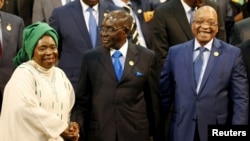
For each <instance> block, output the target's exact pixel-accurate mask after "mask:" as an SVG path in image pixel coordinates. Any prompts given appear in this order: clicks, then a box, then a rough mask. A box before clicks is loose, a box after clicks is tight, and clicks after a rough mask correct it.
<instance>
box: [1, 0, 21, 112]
mask: <svg viewBox="0 0 250 141" xmlns="http://www.w3.org/2000/svg"><path fill="white" fill-rule="evenodd" d="M3 4H4V0H0V9H1V8H2V6H3ZM0 15H1V24H0V25H1V27H0V28H1V30H0V31H1V32H2V33H1V36H0V37H1V38H0V110H1V105H2V94H3V90H4V87H5V85H6V83H7V82H8V81H9V79H10V77H11V75H12V73H13V71H14V69H15V66H14V64H13V62H12V59H13V57H14V56H16V54H17V52H18V50H19V49H20V48H21V47H22V31H23V28H24V22H23V20H22V19H21V18H20V17H18V16H16V15H13V14H10V13H6V12H3V11H0Z"/></svg>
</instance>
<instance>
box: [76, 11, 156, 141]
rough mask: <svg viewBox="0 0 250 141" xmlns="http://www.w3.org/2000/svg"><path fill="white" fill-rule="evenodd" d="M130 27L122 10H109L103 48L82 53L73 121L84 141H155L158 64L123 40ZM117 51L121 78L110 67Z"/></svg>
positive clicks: (129, 19)
mask: <svg viewBox="0 0 250 141" xmlns="http://www.w3.org/2000/svg"><path fill="white" fill-rule="evenodd" d="M132 23H133V18H132V16H131V15H130V14H128V13H127V12H126V11H123V10H116V11H111V12H110V13H108V14H107V16H106V17H105V18H104V20H103V22H102V26H101V29H100V33H101V38H102V43H103V47H102V48H95V49H93V50H89V51H88V52H86V53H85V54H84V57H83V61H82V62H83V63H82V68H81V76H80V80H79V85H78V89H77V91H76V104H75V106H74V108H73V111H72V116H71V120H74V121H77V122H78V123H79V124H80V127H81V131H84V134H85V137H86V141H103V140H107V141H149V139H150V138H151V139H152V138H154V141H157V139H156V133H157V130H156V129H157V127H158V123H159V95H158V93H157V92H158V83H157V82H158V81H157V75H156V71H155V69H156V62H155V61H156V60H155V57H154V52H153V51H152V50H150V49H147V48H144V47H142V46H139V45H135V44H133V43H131V42H130V41H129V40H128V39H127V37H128V34H129V32H130V28H131V25H132ZM117 52H120V53H121V56H120V58H119V61H120V65H121V66H120V67H121V70H122V75H121V78H120V77H118V76H117V75H116V71H115V69H114V66H113V63H115V60H113V59H114V58H113V57H112V56H113V55H114V54H116V53H117ZM80 137H81V136H80Z"/></svg>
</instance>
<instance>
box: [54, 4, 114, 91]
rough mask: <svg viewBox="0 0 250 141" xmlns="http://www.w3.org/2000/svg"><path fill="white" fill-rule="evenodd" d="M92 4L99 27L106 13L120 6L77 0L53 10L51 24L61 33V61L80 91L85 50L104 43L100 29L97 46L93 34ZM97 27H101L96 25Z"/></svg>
mask: <svg viewBox="0 0 250 141" xmlns="http://www.w3.org/2000/svg"><path fill="white" fill-rule="evenodd" d="M89 7H93V8H94V14H93V15H94V16H95V20H96V23H97V26H98V27H99V26H100V25H101V23H100V22H101V21H102V20H103V18H104V16H105V15H106V14H107V13H108V12H110V11H112V10H115V9H118V7H114V5H111V4H109V3H107V2H105V1H102V0H101V1H100V2H99V0H75V1H73V2H71V3H69V4H66V5H64V6H62V7H57V8H55V9H54V10H53V12H52V16H51V18H50V20H49V24H50V25H51V26H52V27H53V28H54V29H55V30H56V31H57V32H58V34H59V37H60V39H59V46H58V50H59V55H60V56H59V64H58V66H59V67H60V68H62V69H63V70H64V71H65V73H66V75H67V76H68V77H69V80H70V81H71V83H72V84H73V87H74V89H75V90H76V85H77V82H78V79H79V76H80V67H81V64H82V56H83V53H84V52H85V51H87V50H89V49H93V48H96V47H99V46H101V39H100V35H99V32H98V31H97V32H98V33H97V35H96V45H95V46H93V45H92V42H91V37H90V35H89V26H88V20H89V12H88V11H87V10H88V8H89ZM96 28H97V27H96Z"/></svg>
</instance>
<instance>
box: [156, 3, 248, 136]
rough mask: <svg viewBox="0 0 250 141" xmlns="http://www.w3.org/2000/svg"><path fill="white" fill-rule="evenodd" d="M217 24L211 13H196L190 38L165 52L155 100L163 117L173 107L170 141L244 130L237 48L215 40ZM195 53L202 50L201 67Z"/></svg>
mask: <svg viewBox="0 0 250 141" xmlns="http://www.w3.org/2000/svg"><path fill="white" fill-rule="evenodd" d="M217 19H218V18H217V13H216V11H215V10H214V9H213V8H212V7H210V6H202V7H200V8H199V9H198V10H197V11H196V13H195V17H194V20H193V22H192V32H193V34H194V36H195V38H194V39H192V40H190V41H187V42H185V43H182V44H179V45H175V46H173V47H170V48H169V54H168V56H167V59H166V62H165V65H164V68H163V70H162V73H161V80H160V96H161V103H162V105H163V113H165V114H167V113H168V110H169V107H170V105H171V102H174V108H173V113H172V119H171V122H170V127H169V131H170V132H169V133H170V134H169V139H170V141H208V125H246V124H248V110H249V91H248V90H249V85H248V81H247V74H246V68H245V64H244V61H243V59H242V54H241V51H240V49H239V48H237V47H234V46H232V45H230V44H228V43H226V42H223V41H221V40H219V39H217V38H215V35H216V33H217V32H218V20H217ZM199 48H205V50H204V51H203V53H202V54H201V56H203V57H201V58H200V59H201V61H202V63H201V64H199V65H196V62H197V58H199V53H200V52H199V50H198V49H199ZM197 56H198V57H197ZM198 67H201V70H200V73H199V74H197V76H198V77H197V81H195V80H196V79H195V74H196V71H195V70H196V69H198ZM165 117H166V115H165ZM180 131H181V132H180Z"/></svg>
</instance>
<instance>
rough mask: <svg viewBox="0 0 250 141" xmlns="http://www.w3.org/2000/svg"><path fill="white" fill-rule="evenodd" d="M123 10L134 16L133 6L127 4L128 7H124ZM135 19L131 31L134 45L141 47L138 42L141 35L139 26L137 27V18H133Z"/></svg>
mask: <svg viewBox="0 0 250 141" xmlns="http://www.w3.org/2000/svg"><path fill="white" fill-rule="evenodd" d="M123 8H124V10H125V11H127V12H128V13H130V14H133V13H131V12H132V11H131V10H132V9H131V5H130V4H127V6H124V7H123ZM133 18H134V21H133V24H132V26H131V29H130V33H131V34H132V43H134V44H136V45H139V44H140V43H139V40H138V37H139V33H138V30H137V25H136V21H135V17H134V16H133Z"/></svg>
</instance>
